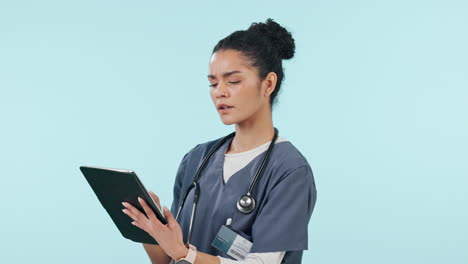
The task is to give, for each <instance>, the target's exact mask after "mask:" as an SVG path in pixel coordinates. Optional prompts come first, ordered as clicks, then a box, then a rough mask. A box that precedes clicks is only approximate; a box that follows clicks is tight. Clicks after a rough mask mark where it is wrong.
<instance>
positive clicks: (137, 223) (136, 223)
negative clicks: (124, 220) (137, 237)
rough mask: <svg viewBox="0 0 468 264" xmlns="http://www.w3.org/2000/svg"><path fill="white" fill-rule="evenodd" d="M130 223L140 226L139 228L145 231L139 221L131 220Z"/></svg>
mask: <svg viewBox="0 0 468 264" xmlns="http://www.w3.org/2000/svg"><path fill="white" fill-rule="evenodd" d="M132 225H134V226H136V227H138V228H140V229H141V230H143V231H145V232H147V231H146V229H145V228H144V227H143V226H141V225H140V223H139V222H138V221H133V222H132Z"/></svg>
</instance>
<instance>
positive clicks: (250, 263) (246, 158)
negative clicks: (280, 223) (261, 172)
mask: <svg viewBox="0 0 468 264" xmlns="http://www.w3.org/2000/svg"><path fill="white" fill-rule="evenodd" d="M283 141H287V140H286V139H284V138H282V137H280V136H278V138H277V139H276V142H275V144H277V143H279V142H283ZM270 143H271V140H270V141H268V142H266V143H265V144H263V145H260V146H258V147H256V148H254V149H251V150H247V151H244V152H239V153H230V154H224V175H223V178H224V183H226V182H227V181H228V180H229V178H231V176H232V175H233V174H234V173H236V172H238V171H239V170H240V169H242V168H243V167H245V166H246V165H247V164H249V162H250V161H252V160H253V159H254V158H255V157H257V156H258V155H260V154H261V153H263V152H264V151H266V150H267V149H268V146H270ZM285 253H286V252H285V251H278V252H264V253H250V254H248V255H247V257H246V258H245V259H244V260H242V261H237V260H232V259H228V258H223V257H220V256H218V258H219V259H220V261H221V264H263V263H268V264H280V263H281V260H283V257H284V254H285Z"/></svg>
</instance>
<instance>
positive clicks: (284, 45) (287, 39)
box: [248, 18, 296, 60]
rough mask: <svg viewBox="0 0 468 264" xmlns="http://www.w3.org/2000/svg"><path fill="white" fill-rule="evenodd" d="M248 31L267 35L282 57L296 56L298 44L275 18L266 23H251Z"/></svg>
mask: <svg viewBox="0 0 468 264" xmlns="http://www.w3.org/2000/svg"><path fill="white" fill-rule="evenodd" d="M248 31H251V32H255V33H259V34H262V35H264V36H266V37H267V38H268V40H269V41H270V42H271V44H272V47H273V48H274V49H276V50H277V52H278V55H279V57H280V58H281V59H286V60H287V59H291V58H292V57H294V52H295V49H296V45H295V44H294V39H293V37H292V35H291V33H290V32H289V31H287V30H286V29H285V28H284V27H282V26H281V25H280V24H278V23H276V22H275V21H273V19H271V18H268V19H267V20H266V21H265V23H262V22H260V23H256V22H254V23H252V24H251V25H250V27H249V29H248Z"/></svg>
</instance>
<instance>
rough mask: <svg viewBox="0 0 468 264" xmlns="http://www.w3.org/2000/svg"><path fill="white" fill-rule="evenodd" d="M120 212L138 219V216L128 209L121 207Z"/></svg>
mask: <svg viewBox="0 0 468 264" xmlns="http://www.w3.org/2000/svg"><path fill="white" fill-rule="evenodd" d="M122 212H123V213H124V214H126V215H128V216H129V217H130V218H132V219H133V220H135V221H136V220H138V218H137V217H136V216H135V215H134V214H132V212H130V211H129V210H128V209H122Z"/></svg>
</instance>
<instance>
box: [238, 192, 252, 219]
mask: <svg viewBox="0 0 468 264" xmlns="http://www.w3.org/2000/svg"><path fill="white" fill-rule="evenodd" d="M237 209H239V211H241V212H242V213H244V214H250V213H251V212H252V211H253V210H254V209H255V199H254V198H253V197H252V196H250V195H248V194H245V195H242V196H241V198H239V200H238V201H237Z"/></svg>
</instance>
